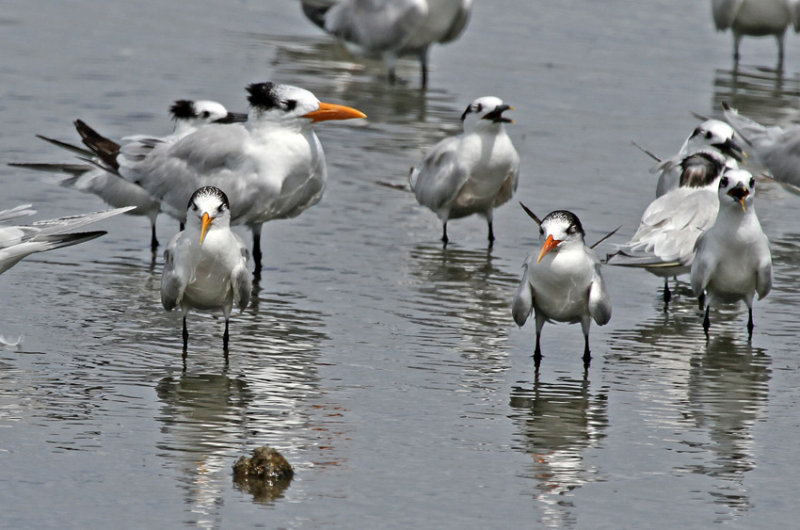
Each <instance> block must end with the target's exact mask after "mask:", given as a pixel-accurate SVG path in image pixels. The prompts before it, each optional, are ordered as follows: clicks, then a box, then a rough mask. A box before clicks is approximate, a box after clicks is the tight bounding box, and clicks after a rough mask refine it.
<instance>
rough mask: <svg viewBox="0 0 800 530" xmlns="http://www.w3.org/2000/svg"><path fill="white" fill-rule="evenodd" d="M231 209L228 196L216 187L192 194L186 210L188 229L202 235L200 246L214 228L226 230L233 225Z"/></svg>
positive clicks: (204, 188)
mask: <svg viewBox="0 0 800 530" xmlns="http://www.w3.org/2000/svg"><path fill="white" fill-rule="evenodd" d="M230 210H231V208H230V203H229V202H228V196H227V195H225V193H224V192H223V191H222V190H221V189H219V188H215V187H214V186H203V187H202V188H199V189H198V190H197V191H195V192H194V193H193V194H192V198H191V199H189V206H188V208H187V210H186V227H187V229H188V228H191V229H192V230H197V231H198V232H199V233H200V244H201V245H202V244H203V240H204V239H205V238H206V234H207V233H208V231H209V230H210V229H212V223H213V227H214V228H225V227H229V226H230V224H231V211H230Z"/></svg>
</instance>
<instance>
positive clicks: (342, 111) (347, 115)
mask: <svg viewBox="0 0 800 530" xmlns="http://www.w3.org/2000/svg"><path fill="white" fill-rule="evenodd" d="M303 117H304V118H311V121H313V122H318V121H326V120H351V119H353V118H366V117H367V115H366V114H364V113H363V112H361V111H360V110H356V109H354V108H352V107H346V106H344V105H336V104H334V103H322V102H320V104H319V109H317V110H314V111H311V112H309V113H308V114H306V115H304V116H303Z"/></svg>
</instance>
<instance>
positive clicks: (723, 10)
mask: <svg viewBox="0 0 800 530" xmlns="http://www.w3.org/2000/svg"><path fill="white" fill-rule="evenodd" d="M711 12H712V14H713V16H714V25H715V26H716V27H717V31H724V30H726V29H730V30H731V32H732V33H733V60H734V63H735V64H738V63H739V44H740V43H741V40H742V37H744V36H749V37H764V36H768V35H772V36H773V37H775V40H776V41H777V43H778V66H779V69H783V48H784V45H783V41H784V34H785V33H786V28H788V27H789V25H790V24H792V25H793V26H794V30H795V31H796V32H797V31H800V7H798V4H797V1H796V0H711Z"/></svg>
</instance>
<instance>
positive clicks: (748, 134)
mask: <svg viewBox="0 0 800 530" xmlns="http://www.w3.org/2000/svg"><path fill="white" fill-rule="evenodd" d="M722 109H723V113H724V115H725V119H726V120H728V123H730V124H731V126H733V128H734V129H736V132H737V133H738V134H739V135H740V136H741V137H742V138H744V140H745V141H746V142H747V144H748V145H749V147H750V151H751V152H752V154H753V155H754V156H753V158H755V159H756V160H757V161H758V162H759V163H760V164H761V165H762V166H764V167H765V168H766V169H768V170H769V172H770V173H771V174H772V176H773V177H774V178H775V180H778V181H780V182H784V183H786V184H791V185H793V186H800V125H792V126H789V127H787V128H783V127H778V126H772V127H766V126H764V125H762V124H760V123H758V122H756V121H753V120H751V119H750V118H748V117H746V116H743V115H741V114H739V112H738V111H737V110H736V109H734V108H733V107H731V106H730V105H728V104H727V103H725V102H723V103H722Z"/></svg>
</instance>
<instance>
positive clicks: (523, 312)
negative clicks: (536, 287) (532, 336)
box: [511, 257, 534, 327]
mask: <svg viewBox="0 0 800 530" xmlns="http://www.w3.org/2000/svg"><path fill="white" fill-rule="evenodd" d="M528 260H530V257H529V258H528ZM528 260H526V261H525V264H524V265H523V268H524V271H523V273H522V280H521V281H520V283H519V287H518V288H517V292H516V293H514V300H513V302H512V303H511V314H512V316H513V317H514V322H516V323H517V325H518V326H520V327H522V325H523V324H525V322H526V321H527V320H528V318H529V317H530V316H531V311H533V299H534V291H533V285H532V284H531V282H530V279H529V277H528Z"/></svg>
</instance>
